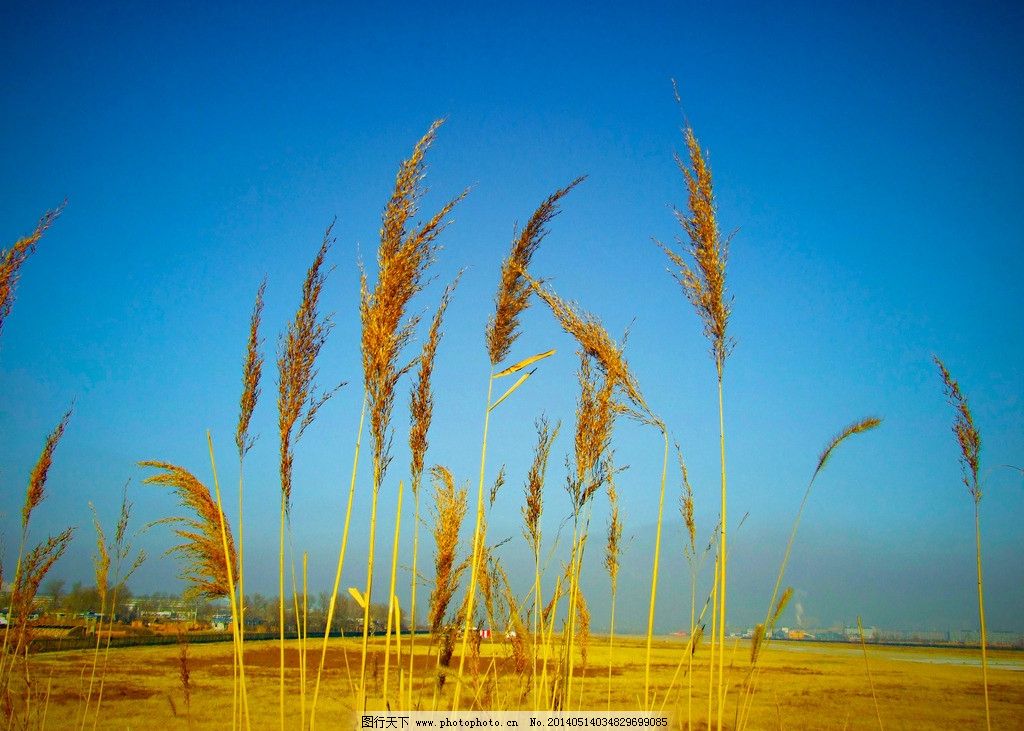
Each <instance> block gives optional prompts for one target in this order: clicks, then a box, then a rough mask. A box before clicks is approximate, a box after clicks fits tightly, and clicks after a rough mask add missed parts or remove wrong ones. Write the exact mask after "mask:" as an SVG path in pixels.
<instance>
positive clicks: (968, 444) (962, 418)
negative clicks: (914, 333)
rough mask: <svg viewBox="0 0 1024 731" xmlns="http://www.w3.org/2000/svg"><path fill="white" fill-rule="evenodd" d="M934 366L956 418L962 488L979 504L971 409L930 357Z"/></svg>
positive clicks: (956, 385) (977, 440)
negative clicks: (940, 377) (936, 368)
mask: <svg viewBox="0 0 1024 731" xmlns="http://www.w3.org/2000/svg"><path fill="white" fill-rule="evenodd" d="M932 359H933V360H934V361H935V365H936V366H938V369H939V374H940V375H941V376H942V384H943V386H944V387H945V390H946V398H947V399H948V400H949V403H950V405H951V406H952V407H953V408H954V409H955V410H956V418H955V419H954V420H953V435H954V436H955V437H956V441H957V445H958V446H959V447H960V472H961V479H962V480H963V483H964V487H966V488H967V491H968V492H969V493H970V494H971V498H972V499H973V500H974V502H975V504H977V503H979V502H981V482H980V481H979V479H978V469H979V462H980V459H979V457H980V454H981V434H979V433H978V429H977V427H975V426H974V417H973V416H972V415H971V407H970V405H969V404H968V403H967V397H966V396H964V394H963V391H961V390H960V384H959V383H957V382H956V380H955V379H954V378H953V376H951V375H950V373H949V371H948V370H947V369H946V366H945V365H943V363H942V361H941V360H939V357H938V356H937V355H934V356H932Z"/></svg>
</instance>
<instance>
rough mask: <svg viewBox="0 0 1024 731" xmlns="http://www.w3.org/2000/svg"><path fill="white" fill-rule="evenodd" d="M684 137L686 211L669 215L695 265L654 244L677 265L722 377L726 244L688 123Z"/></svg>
mask: <svg viewBox="0 0 1024 731" xmlns="http://www.w3.org/2000/svg"><path fill="white" fill-rule="evenodd" d="M684 135H685V138H686V148H687V150H688V152H689V158H690V160H689V165H687V164H686V162H685V161H684V160H683V159H682V158H681V157H679V155H676V164H677V165H678V166H679V170H680V171H681V172H682V173H683V177H684V179H685V180H686V189H687V193H688V194H689V213H686V212H684V211H680V210H678V209H674V212H675V215H676V218H677V219H678V221H679V224H680V225H681V226H682V227H683V230H684V231H685V232H686V236H687V238H688V239H689V242H688V243H687V244H685V245H684V249H685V251H686V253H687V254H689V256H690V257H691V258H692V259H693V261H694V264H695V266H694V267H693V268H691V266H690V265H689V264H688V263H687V262H686V259H685V258H684V257H683V256H682V255H680V254H679V253H677V252H675V251H673V250H672V249H671V248H669V247H668V246H665V245H664V244H662V243H661V242H658V245H659V246H660V247H661V249H662V250H663V251H664V252H665V254H666V255H667V256H668V258H669V260H670V261H671V262H672V263H673V264H674V265H675V266H676V267H678V270H677V271H675V272H673V273H672V275H673V276H674V277H675V278H676V281H678V282H679V284H680V286H681V287H682V288H683V292H685V293H686V297H687V299H689V300H690V303H691V304H692V305H693V306H694V308H696V310H697V314H698V315H699V316H700V318H701V321H702V322H703V323H704V335H705V336H706V337H707V338H708V340H710V341H711V352H712V356H713V357H714V360H715V367H716V369H717V370H718V374H719V378H721V374H722V370H723V369H724V367H725V359H726V357H727V356H728V355H729V352H730V350H731V349H732V342H731V340H730V339H729V337H728V335H727V333H726V330H727V328H728V325H729V316H730V315H731V314H732V306H731V304H730V303H729V302H728V301H727V299H726V294H725V265H726V261H727V260H728V255H729V251H728V249H729V246H728V241H727V240H723V239H722V237H721V235H720V234H719V231H718V221H717V219H716V215H715V195H714V190H713V187H712V180H711V167H710V166H709V165H708V163H707V160H706V159H705V156H704V154H703V153H702V152H701V149H700V143H699V142H698V141H697V137H696V136H695V135H694V133H693V128H692V127H690V126H689V125H687V126H686V129H685V131H684Z"/></svg>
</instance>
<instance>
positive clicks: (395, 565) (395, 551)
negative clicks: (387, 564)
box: [367, 480, 405, 707]
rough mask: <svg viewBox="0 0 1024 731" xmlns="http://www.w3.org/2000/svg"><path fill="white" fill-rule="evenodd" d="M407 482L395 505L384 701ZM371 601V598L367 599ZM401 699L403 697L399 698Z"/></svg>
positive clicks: (400, 488)
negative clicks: (403, 498) (403, 499)
mask: <svg viewBox="0 0 1024 731" xmlns="http://www.w3.org/2000/svg"><path fill="white" fill-rule="evenodd" d="M404 489H405V483H404V482H402V481H401V480H399V482H398V505H397V506H396V507H395V538H394V541H393V542H392V544H391V584H390V585H389V586H388V628H387V633H386V635H385V638H384V703H385V707H387V702H388V681H389V680H390V679H391V678H390V675H391V624H392V623H391V618H392V616H393V614H394V611H395V579H396V577H397V576H398V536H399V532H400V529H401V526H402V493H403V492H404ZM367 603H369V599H367ZM399 699H401V698H399Z"/></svg>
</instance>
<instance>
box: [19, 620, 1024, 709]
mask: <svg viewBox="0 0 1024 731" xmlns="http://www.w3.org/2000/svg"><path fill="white" fill-rule="evenodd" d="M418 640H419V641H418V642H417V657H418V658H420V657H422V668H423V672H422V674H421V675H420V677H421V678H422V679H424V681H425V682H427V683H428V685H427V686H426V687H425V689H424V691H423V693H422V695H421V694H420V693H418V692H416V693H414V698H417V699H421V700H419V701H418V702H421V703H422V704H423V707H424V708H425V709H427V710H429V708H430V706H431V704H432V701H433V697H432V690H431V686H430V685H429V682H430V681H429V680H428V678H429V675H430V674H429V672H427V671H428V667H429V666H432V665H433V661H432V659H428V656H427V654H426V650H427V642H426V641H425V639H424V638H422V637H421V638H418ZM311 644H312V643H311ZM371 644H372V651H373V655H372V660H371V661H370V662H369V666H370V672H369V675H370V678H371V680H370V682H371V683H373V684H374V685H375V687H372V688H371V690H370V695H371V698H372V697H379V693H380V686H381V684H382V680H383V678H382V677H381V675H382V672H383V665H384V663H383V647H384V640H383V638H381V639H379V640H376V641H374V642H373V643H371ZM403 644H404V643H403ZM644 646H645V639H644V638H640V637H637V638H623V639H621V640H619V639H617V640H616V645H615V647H614V650H613V652H614V657H613V661H614V662H613V666H614V670H613V678H612V696H611V707H612V709H623V710H634V709H636V708H638V707H640V705H641V699H640V698H639V696H640V695H641V694H642V692H643V682H644V662H643V658H644V653H643V650H644ZM684 646H685V643H683V642H680V641H674V640H673V641H669V640H659V641H657V642H656V643H655V646H654V655H653V658H652V674H653V677H654V685H655V687H656V688H657V689H658V693H659V702H658V705H659V706H660V705H661V704H662V703H663V702H664V698H665V695H666V693H665V691H666V689H667V688H668V687H669V686H670V684H671V681H672V677H673V675H674V674H675V672H676V669H677V668H678V666H679V662H680V659H681V658H682V657H683V650H684ZM749 651H750V644H749V641H747V640H736V641H731V642H730V645H729V651H728V653H727V654H726V661H727V671H728V681H729V685H730V696H729V703H728V705H727V709H728V710H727V712H726V723H725V727H727V728H733V727H734V717H733V714H734V712H735V708H736V703H735V692H736V690H737V688H738V687H739V686H740V685H741V684H742V680H743V678H744V676H745V673H746V670H747V668H748V667H749ZM346 652H347V653H348V660H349V663H350V664H351V667H352V670H353V673H357V672H358V664H359V655H360V640H359V639H358V638H351V639H346V640H336V641H334V642H332V644H331V648H330V652H329V653H328V660H327V670H326V671H325V672H326V675H325V682H326V686H325V689H324V695H323V696H322V697H321V699H320V702H319V703H318V708H317V723H318V725H319V726H320V728H324V729H333V728H345V727H350V725H351V723H352V720H353V716H352V699H353V697H354V696H353V694H352V693H351V692H350V690H349V687H348V680H347V679H346V671H345V659H344V658H345V653H346ZM392 652H394V646H393V645H392ZM867 652H868V660H869V663H870V668H871V676H872V679H873V681H874V685H875V691H876V693H877V697H878V705H879V712H880V715H881V721H882V724H883V725H884V728H891V729H898V728H913V729H940V728H942V729H949V728H980V727H983V726H984V723H985V715H984V704H983V698H982V686H981V669H980V667H979V664H980V663H979V657H978V653H977V651H976V650H960V649H954V648H919V647H914V648H908V647H886V646H869V647H868V649H867ZM298 653H299V644H298V642H297V641H296V642H291V643H289V645H288V665H289V667H291V668H294V667H295V666H296V665H297V663H298ZM508 654H509V653H508V652H507V650H506V648H505V647H504V644H503V643H502V642H494V643H487V642H485V643H484V644H483V646H482V648H481V659H482V662H481V669H480V671H481V676H482V674H483V668H484V666H486V667H488V668H491V667H492V666H491V659H492V658H493V659H495V665H494V666H493V667H496V668H497V682H496V683H495V682H494V674H493V671H492V673H491V674H490V675H489V676H488V680H487V681H485V682H483V683H481V686H482V688H481V696H483V695H486V696H487V697H486V698H480V699H478V702H480V701H482V705H483V707H485V708H520V707H522V708H527V707H528V706H529V700H528V699H527V701H526V703H525V704H524V705H522V706H520V705H518V704H517V702H516V698H517V696H518V694H519V692H520V689H519V688H517V687H516V686H517V685H519V683H520V679H519V676H516V675H514V674H513V673H511V672H509V665H508V662H509V661H508V660H507V659H506V658H507V656H508ZM188 655H189V661H188V664H189V671H190V681H189V682H190V685H191V711H190V712H188V711H187V710H186V704H185V701H184V698H183V694H182V684H181V680H180V673H179V669H180V659H179V648H178V647H175V646H162V647H145V648H130V649H116V650H111V655H110V662H109V665H108V666H107V671H106V682H105V689H104V700H103V709H102V718H101V719H100V727H101V728H112V729H144V728H154V727H156V725H158V724H159V725H160V726H161V727H163V728H165V729H173V728H182V729H185V728H190V727H191V728H194V729H207V728H209V729H214V728H218V729H219V728H225V727H226V726H227V725H228V724H229V719H230V716H231V713H232V692H231V691H232V681H231V678H232V647H231V644H230V643H223V644H205V645H191V646H189V649H188ZM608 655H609V653H608V645H607V637H601V636H594V637H593V642H592V646H591V648H590V655H589V662H588V666H587V668H586V669H585V670H582V671H581V670H579V669H577V673H578V677H582V678H583V679H584V681H583V683H582V687H583V697H582V699H580V698H578V697H577V698H575V699H574V700H573V704H572V705H573V708H576V707H580V708H582V709H584V710H605V709H606V708H607V704H608V677H607V665H608V659H609V657H608ZM316 660H317V657H316V654H315V653H313V652H310V653H309V658H308V662H309V669H310V671H311V673H313V674H315V672H316V667H315V662H316ZM91 661H92V653H91V652H87V651H82V652H63V653H52V654H42V655H37V656H36V657H35V659H34V660H33V662H32V666H33V675H34V679H35V683H37V684H40V685H42V686H46V685H47V684H51V685H50V697H49V704H48V707H47V708H46V709H45V713H46V726H47V727H49V728H54V729H57V728H72V727H75V726H76V724H77V723H78V722H79V719H78V714H79V713H80V711H81V708H82V701H83V696H84V693H85V687H84V686H85V685H86V684H87V682H88V668H89V666H90V663H91ZM277 662H278V648H277V644H276V643H275V642H260V643H257V642H254V643H252V644H251V645H249V646H248V647H247V650H246V675H247V680H248V693H249V705H250V711H251V718H252V728H258V729H263V728H268V729H269V728H275V727H277V726H278V699H277V692H278V687H277V680H278V676H277V670H278V668H277ZM707 662H708V657H707V647H706V645H705V646H702V647H701V648H700V649H699V651H698V652H697V655H696V657H695V661H694V697H693V720H694V723H693V727H694V728H705V727H706V713H707V710H706V709H707V705H706V702H707V677H708V676H707ZM758 665H759V667H760V668H761V676H760V678H761V679H760V683H759V690H758V692H757V694H756V695H755V696H754V704H753V707H752V711H751V715H750V722H749V727H750V728H758V729H762V728H764V729H776V728H801V729H832V728H834V729H844V728H846V729H859V728H864V729H866V728H877V727H878V725H879V722H878V718H877V717H876V714H875V707H874V703H873V701H872V696H871V690H870V685H869V682H868V678H867V675H866V672H865V664H864V656H863V653H862V652H861V649H860V648H859V647H857V646H856V645H838V644H824V643H813V642H800V643H792V642H773V643H771V644H769V645H768V646H767V647H766V648H765V649H763V650H762V652H761V656H760V658H759V661H758ZM394 667H395V663H394V658H392V663H391V668H392V680H391V687H392V688H395V686H396V684H397V675H396V674H395V672H394ZM419 667H420V662H419V660H418V661H417V668H419ZM683 672H685V666H684V668H683ZM297 675H298V674H297V673H294V672H293V673H290V674H289V676H288V681H289V686H288V692H289V699H288V703H287V712H288V718H287V725H288V727H289V728H292V727H296V726H298V724H299V714H300V693H299V686H298V679H297ZM989 684H990V688H989V691H990V695H991V702H992V725H993V727H995V728H1002V729H1010V728H1024V718H1022V717H1021V715H1020V709H1021V708H1022V707H1024V654H1022V653H1020V652H1015V651H998V650H994V651H991V652H990V658H989ZM450 687H451V686H450V685H449V688H450ZM701 688H703V689H704V692H703V693H701V692H700V689H701ZM311 692H312V688H309V689H308V690H307V693H311ZM307 698H308V696H307ZM686 702H687V698H686V683H685V679H684V678H682V676H680V682H677V684H676V686H675V690H674V691H673V692H672V693H671V697H670V699H669V702H668V703H667V706H666V710H667V711H668V712H669V713H670V714H671V717H672V726H673V727H674V728H686V727H687V711H686ZM441 707H442V708H443V707H444V704H442V706H441ZM158 719H159V720H158ZM88 725H89V726H91V725H92V724H91V719H90V723H89V724H88Z"/></svg>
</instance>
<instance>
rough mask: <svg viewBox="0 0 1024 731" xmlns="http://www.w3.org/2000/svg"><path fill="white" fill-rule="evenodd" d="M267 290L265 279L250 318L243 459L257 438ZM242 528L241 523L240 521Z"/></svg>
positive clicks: (240, 432)
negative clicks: (252, 427)
mask: <svg viewBox="0 0 1024 731" xmlns="http://www.w3.org/2000/svg"><path fill="white" fill-rule="evenodd" d="M266 290H267V279H266V277H264V278H263V281H262V282H261V283H260V287H259V289H258V290H256V303H255V304H254V305H253V308H252V316H251V317H250V318H249V340H248V342H247V343H246V348H245V365H244V366H243V368H242V397H241V398H240V399H239V409H238V427H237V428H236V429H235V446H236V447H238V458H239V459H243V458H244V457H245V455H246V453H247V452H248V451H249V450H250V449H252V445H253V441H254V440H255V437H250V436H249V423H250V422H251V421H252V413H253V411H254V410H255V409H256V402H257V401H258V400H259V398H260V376H261V375H262V374H263V355H262V354H261V353H260V345H261V340H260V321H261V319H262V317H263V295H264V293H265V292H266ZM239 527H241V521H239Z"/></svg>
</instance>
